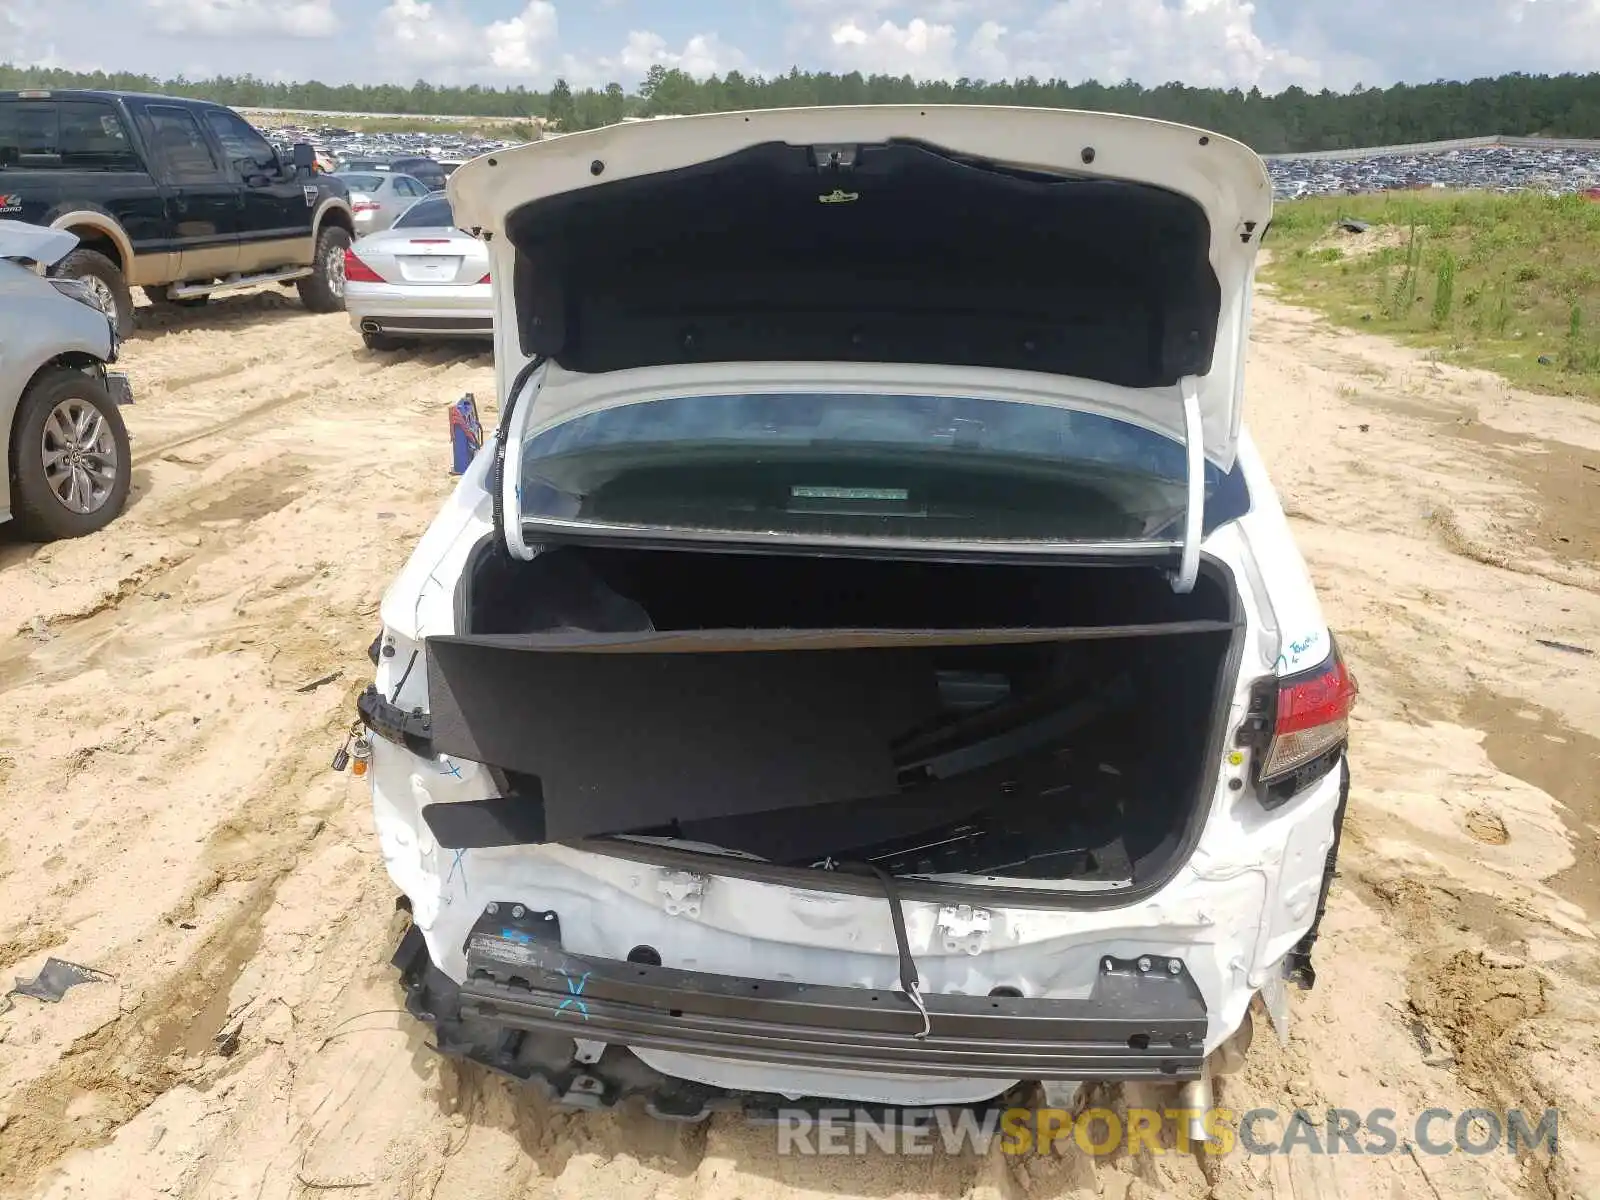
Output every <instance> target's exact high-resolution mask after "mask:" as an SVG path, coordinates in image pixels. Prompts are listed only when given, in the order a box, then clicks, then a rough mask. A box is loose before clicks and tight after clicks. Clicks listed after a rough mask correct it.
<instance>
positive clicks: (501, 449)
mask: <svg viewBox="0 0 1600 1200" xmlns="http://www.w3.org/2000/svg"><path fill="white" fill-rule="evenodd" d="M548 362H549V358H548V357H547V356H545V355H543V354H535V355H534V356H533V357H532V358H530V359H529V360H528V361H527V362H526V363H525V364H524V365H523V368H522V370H520V371H518V372H517V375H516V378H515V379H513V380H512V381H511V388H510V390H509V391H508V392H507V393H506V398H505V401H504V404H503V407H502V410H501V413H500V422H499V424H498V426H497V427H496V428H495V431H494V459H493V464H494V465H493V467H492V469H491V470H490V472H489V481H488V482H489V493H490V497H491V503H492V506H493V507H492V511H493V517H494V531H495V533H496V534H497V535H498V536H499V537H500V539H501V540H502V541H504V542H505V546H506V549H507V550H508V551H509V552H510V554H511V556H512V557H513V558H520V559H524V560H526V559H531V558H532V557H533V551H532V550H530V549H529V548H528V543H527V542H526V541H525V540H524V539H523V536H522V497H521V489H522V480H521V473H522V462H521V453H520V450H519V449H518V447H519V444H520V442H521V437H522V431H523V430H524V429H526V428H527V426H528V412H529V410H530V409H532V407H533V400H534V397H535V396H537V395H538V394H539V389H540V388H541V387H542V386H544V374H543V369H544V367H545V365H546V364H547V363H548ZM530 381H531V383H532V386H529V384H530ZM524 391H527V392H528V396H527V397H526V398H525V399H524V398H523V396H522V393H523V392H524ZM508 453H516V454H517V459H516V460H515V469H516V476H515V480H516V482H512V481H511V480H509V479H507V478H506V455H507V454H508ZM508 510H509V512H508Z"/></svg>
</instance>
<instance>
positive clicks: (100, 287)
mask: <svg viewBox="0 0 1600 1200" xmlns="http://www.w3.org/2000/svg"><path fill="white" fill-rule="evenodd" d="M50 273H51V274H52V275H54V276H56V277H57V278H60V279H81V280H82V281H83V283H84V285H85V286H87V287H88V289H89V294H90V295H91V296H93V297H94V302H95V306H96V307H97V308H99V309H100V311H101V312H103V313H105V314H106V316H108V317H111V318H113V319H115V321H116V322H117V336H118V337H127V336H128V335H129V334H130V333H132V332H133V293H132V292H130V291H129V290H128V281H127V280H126V279H125V278H123V275H122V272H121V271H120V270H119V269H118V267H117V264H116V263H114V262H112V261H111V260H110V259H109V258H107V257H106V256H105V255H104V254H101V253H100V252H99V251H98V250H74V251H73V252H72V253H71V254H69V255H67V256H66V257H65V258H63V259H62V260H61V261H60V262H58V263H57V264H56V265H55V267H54V269H53V270H51V272H50Z"/></svg>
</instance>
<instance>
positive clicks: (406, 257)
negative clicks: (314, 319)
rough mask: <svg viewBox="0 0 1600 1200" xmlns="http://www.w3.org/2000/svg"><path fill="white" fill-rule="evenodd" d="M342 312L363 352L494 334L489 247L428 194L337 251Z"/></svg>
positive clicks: (443, 201) (446, 204) (447, 203)
mask: <svg viewBox="0 0 1600 1200" xmlns="http://www.w3.org/2000/svg"><path fill="white" fill-rule="evenodd" d="M344 277H345V311H347V312H348V313H349V314H350V320H351V321H352V322H353V323H354V324H355V327H356V328H357V329H358V330H360V331H361V340H362V341H363V342H364V343H365V344H366V346H367V349H369V350H393V349H396V348H397V347H398V346H399V345H400V344H401V343H402V342H405V341H410V340H413V339H420V338H457V337H474V338H476V337H483V338H487V337H490V336H492V335H493V333H494V303H493V300H492V299H491V296H490V291H489V248H488V247H487V246H485V245H484V244H483V242H481V241H479V240H478V239H477V238H475V237H473V236H472V235H471V234H470V233H466V232H464V231H463V230H461V229H458V228H457V227H456V224H455V219H454V217H453V216H452V215H451V212H450V201H449V200H447V199H446V198H445V197H443V196H430V197H429V198H428V199H426V200H420V201H418V202H417V203H416V204H413V205H412V206H411V207H410V208H408V209H407V210H406V211H405V212H404V213H402V214H401V216H400V218H399V219H398V220H397V221H395V223H394V225H393V226H391V227H390V228H389V229H386V230H383V231H382V232H381V233H374V234H370V235H368V236H367V237H364V238H361V239H360V240H359V241H357V242H356V243H355V245H353V246H351V247H350V248H349V249H348V250H346V251H345V258H344Z"/></svg>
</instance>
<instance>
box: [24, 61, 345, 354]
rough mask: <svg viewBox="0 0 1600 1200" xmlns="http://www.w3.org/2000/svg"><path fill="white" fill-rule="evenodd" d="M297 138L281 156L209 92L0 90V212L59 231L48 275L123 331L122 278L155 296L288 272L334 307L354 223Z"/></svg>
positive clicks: (311, 300)
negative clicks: (181, 95) (62, 237)
mask: <svg viewBox="0 0 1600 1200" xmlns="http://www.w3.org/2000/svg"><path fill="white" fill-rule="evenodd" d="M312 161H313V160H312V151H311V147H310V146H305V145H301V146H296V147H295V148H294V154H293V159H292V161H290V162H287V163H286V162H284V161H282V160H281V159H280V158H279V156H278V153H277V151H275V150H274V149H273V148H272V147H271V145H269V144H268V142H267V140H266V139H265V138H264V137H262V136H261V134H260V133H259V132H257V131H256V130H255V129H254V128H253V127H252V126H251V125H250V124H249V123H248V122H247V121H245V120H244V118H243V117H241V116H239V114H238V113H236V112H234V111H233V110H232V109H229V108H224V107H223V106H222V105H220V104H209V103H206V102H204V101H197V100H182V99H176V98H173V97H170V96H146V95H139V94H136V93H132V92H106V91H76V90H75V91H59V90H52V91H10V92H7V91H0V219H9V220H14V221H26V222H29V223H31V224H35V225H48V226H51V227H53V228H56V229H69V230H71V231H72V232H73V233H75V234H77V235H78V249H77V250H75V251H73V253H71V254H70V255H68V256H67V257H66V258H65V259H63V260H62V261H61V262H60V263H59V264H57V266H56V267H55V268H54V269H53V271H52V274H56V275H62V276H67V277H70V278H76V279H82V280H83V281H84V282H85V284H86V285H87V286H88V287H89V289H90V291H91V292H92V293H93V295H94V296H95V299H96V302H97V303H98V304H100V306H101V307H103V308H105V310H106V311H107V312H108V313H110V314H111V315H113V316H114V317H115V318H116V320H117V324H118V325H119V327H121V329H122V332H123V333H124V334H126V333H128V332H131V330H132V327H133V299H132V296H131V295H130V293H129V287H130V285H138V286H140V287H143V288H144V290H145V294H146V295H147V296H149V298H150V300H151V302H152V303H155V304H177V305H198V304H204V303H205V302H206V300H207V299H208V298H209V297H210V296H211V295H213V294H214V293H216V292H219V291H224V290H230V289H233V288H237V287H245V286H249V285H252V284H260V283H281V284H288V283H290V282H293V283H294V284H295V285H296V286H297V287H298V288H299V291H300V297H301V299H302V300H303V301H304V302H305V305H306V307H307V308H310V309H313V310H314V311H317V312H336V311H338V310H340V309H342V308H343V307H344V251H345V248H346V247H347V246H349V245H350V242H351V240H352V239H353V235H354V230H355V221H354V219H353V215H352V213H351V210H350V196H349V192H348V191H347V190H346V188H345V187H344V185H343V184H342V183H340V182H339V181H338V180H337V179H336V178H333V177H331V176H328V175H320V174H316V173H315V170H314V168H313V166H312Z"/></svg>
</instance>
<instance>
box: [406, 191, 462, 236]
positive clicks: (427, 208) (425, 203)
mask: <svg viewBox="0 0 1600 1200" xmlns="http://www.w3.org/2000/svg"><path fill="white" fill-rule="evenodd" d="M394 224H395V228H396V229H415V228H418V227H427V228H431V229H444V228H449V229H454V228H455V224H456V217H455V214H454V213H453V212H451V211H450V201H448V200H446V199H445V198H444V197H442V196H439V197H434V198H431V199H428V200H418V201H417V202H416V203H415V204H413V205H412V206H411V207H410V208H408V209H406V211H405V212H404V213H402V214H401V215H400V219H399V220H398V221H396V222H395V223H394Z"/></svg>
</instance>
